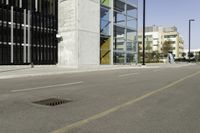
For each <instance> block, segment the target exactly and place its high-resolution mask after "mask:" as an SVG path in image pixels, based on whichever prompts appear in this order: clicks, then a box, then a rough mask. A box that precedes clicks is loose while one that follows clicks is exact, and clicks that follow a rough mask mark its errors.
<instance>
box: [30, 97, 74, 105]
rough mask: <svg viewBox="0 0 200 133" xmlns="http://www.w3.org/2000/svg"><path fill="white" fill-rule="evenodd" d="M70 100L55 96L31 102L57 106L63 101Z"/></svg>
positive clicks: (67, 101)
mask: <svg viewBox="0 0 200 133" xmlns="http://www.w3.org/2000/svg"><path fill="white" fill-rule="evenodd" d="M69 102H72V100H65V99H57V98H48V99H44V100H40V101H36V102H33V103H35V104H40V105H46V106H57V105H60V104H64V103H69Z"/></svg>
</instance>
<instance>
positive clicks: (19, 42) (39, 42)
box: [0, 0, 58, 65]
mask: <svg viewBox="0 0 200 133" xmlns="http://www.w3.org/2000/svg"><path fill="white" fill-rule="evenodd" d="M57 17H58V0H0V65H12V64H13V65H23V64H30V63H33V64H38V65H43V64H56V63H57V61H58V53H57V51H58V43H57V39H56V34H57V31H58V18H57Z"/></svg>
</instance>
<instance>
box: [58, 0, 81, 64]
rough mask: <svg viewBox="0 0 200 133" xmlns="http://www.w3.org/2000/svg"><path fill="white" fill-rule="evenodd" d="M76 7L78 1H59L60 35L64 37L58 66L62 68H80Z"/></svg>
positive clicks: (59, 46)
mask: <svg viewBox="0 0 200 133" xmlns="http://www.w3.org/2000/svg"><path fill="white" fill-rule="evenodd" d="M76 5H77V0H59V4H58V9H59V10H58V34H59V35H61V37H62V40H61V41H60V43H59V44H58V64H59V65H62V66H68V67H76V66H78V43H77V36H78V30H77V22H78V21H77V6H76Z"/></svg>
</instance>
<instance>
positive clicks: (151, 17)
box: [138, 0, 200, 49]
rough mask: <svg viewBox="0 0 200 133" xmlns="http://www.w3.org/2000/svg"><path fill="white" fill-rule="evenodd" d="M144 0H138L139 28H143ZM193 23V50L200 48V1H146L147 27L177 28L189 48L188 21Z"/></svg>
mask: <svg viewBox="0 0 200 133" xmlns="http://www.w3.org/2000/svg"><path fill="white" fill-rule="evenodd" d="M142 2H143V0H138V7H139V27H142V9H143V7H142V6H143V3H142ZM190 18H192V19H195V21H194V22H192V32H191V36H192V38H191V48H192V49H196V48H200V0H146V25H147V26H151V25H159V26H176V27H177V28H178V32H179V33H180V34H181V36H182V37H183V39H184V42H185V43H184V44H185V48H188V34H189V33H188V29H189V26H188V23H189V22H188V20H189V19H190Z"/></svg>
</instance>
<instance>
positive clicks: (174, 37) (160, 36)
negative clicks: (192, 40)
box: [138, 25, 184, 58]
mask: <svg viewBox="0 0 200 133" xmlns="http://www.w3.org/2000/svg"><path fill="white" fill-rule="evenodd" d="M145 35H146V46H147V52H148V47H149V48H150V49H151V51H150V52H158V53H160V54H162V53H163V50H162V48H163V44H164V42H165V41H170V43H171V46H172V51H171V52H172V53H173V55H174V56H175V58H181V57H182V53H183V52H184V51H183V50H184V41H183V38H182V37H181V36H180V34H179V33H178V31H177V28H176V27H174V26H173V27H162V26H155V25H154V26H149V27H146V33H145ZM138 44H139V46H140V47H141V48H142V30H140V31H139V36H138ZM148 45H149V46H148Z"/></svg>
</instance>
